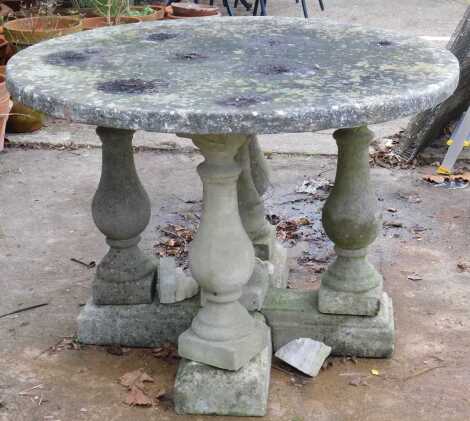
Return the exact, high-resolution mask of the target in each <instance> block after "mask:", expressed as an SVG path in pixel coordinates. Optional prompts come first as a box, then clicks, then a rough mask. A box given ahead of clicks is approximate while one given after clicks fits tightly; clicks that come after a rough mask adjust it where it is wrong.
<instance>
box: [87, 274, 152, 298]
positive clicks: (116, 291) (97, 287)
mask: <svg viewBox="0 0 470 421" xmlns="http://www.w3.org/2000/svg"><path fill="white" fill-rule="evenodd" d="M92 295H93V301H94V302H95V303H96V304H98V305H128V304H129V305H133V304H152V302H153V299H154V295H155V273H154V272H151V273H149V274H148V275H146V276H144V277H143V278H141V279H137V280H132V281H129V282H108V281H104V280H102V279H100V278H98V277H97V276H95V279H94V281H93V285H92Z"/></svg>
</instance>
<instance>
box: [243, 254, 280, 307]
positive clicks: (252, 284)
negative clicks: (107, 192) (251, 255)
mask: <svg viewBox="0 0 470 421" xmlns="http://www.w3.org/2000/svg"><path fill="white" fill-rule="evenodd" d="M272 272H273V266H272V265H271V263H269V262H264V261H263V260H261V259H258V258H256V262H255V269H254V270H253V274H252V275H251V278H250V280H249V281H248V283H247V284H246V285H245V286H243V292H242V296H241V297H240V299H239V301H240V303H241V304H242V305H243V306H244V307H245V308H246V309H247V310H248V311H256V310H261V309H262V307H263V304H264V299H265V298H266V294H267V292H268V288H269V285H270V284H269V281H270V276H271V273H272Z"/></svg>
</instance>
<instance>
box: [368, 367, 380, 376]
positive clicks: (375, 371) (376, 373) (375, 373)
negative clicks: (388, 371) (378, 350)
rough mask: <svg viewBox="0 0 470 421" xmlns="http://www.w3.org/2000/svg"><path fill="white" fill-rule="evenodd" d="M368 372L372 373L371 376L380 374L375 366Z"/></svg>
mask: <svg viewBox="0 0 470 421" xmlns="http://www.w3.org/2000/svg"><path fill="white" fill-rule="evenodd" d="M370 374H372V375H373V376H380V371H379V370H377V369H376V368H373V369H371V370H370Z"/></svg>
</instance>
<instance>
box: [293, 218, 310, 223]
mask: <svg viewBox="0 0 470 421" xmlns="http://www.w3.org/2000/svg"><path fill="white" fill-rule="evenodd" d="M294 222H295V223H296V224H297V225H310V221H309V220H308V218H306V217H305V216H302V217H301V218H299V219H297V220H296V221H294Z"/></svg>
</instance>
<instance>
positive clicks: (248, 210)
mask: <svg viewBox="0 0 470 421" xmlns="http://www.w3.org/2000/svg"><path fill="white" fill-rule="evenodd" d="M236 160H237V162H238V163H239V164H240V166H241V169H242V172H241V175H240V178H239V180H238V206H239V210H240V216H241V219H242V222H243V226H244V228H245V231H246V232H247V234H248V236H249V237H250V240H251V241H252V243H253V246H254V248H255V254H256V257H258V258H259V259H261V260H263V261H266V262H270V263H271V264H272V266H271V268H272V270H271V271H270V272H271V273H270V274H269V278H270V283H271V285H272V286H273V287H278V288H285V287H286V285H287V278H288V267H287V252H286V250H285V249H284V248H283V247H282V246H281V244H279V242H278V241H277V240H276V230H275V228H274V227H273V226H272V225H271V224H270V223H269V222H268V221H267V220H266V212H265V208H264V203H263V199H262V195H263V194H264V193H265V192H266V190H267V189H268V187H269V170H268V166H267V164H266V159H265V158H264V155H263V152H262V150H261V148H260V146H259V143H258V139H257V137H256V136H255V135H249V136H247V142H246V143H245V144H244V145H243V146H242V147H241V148H240V150H239V152H238V154H237V157H236Z"/></svg>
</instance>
